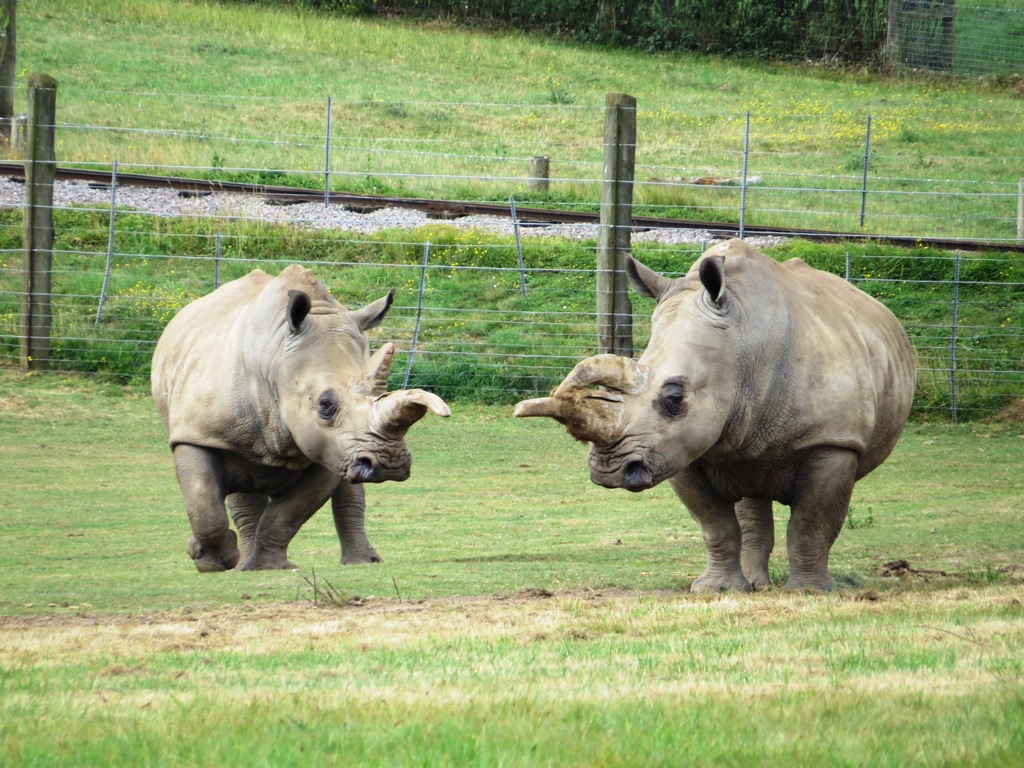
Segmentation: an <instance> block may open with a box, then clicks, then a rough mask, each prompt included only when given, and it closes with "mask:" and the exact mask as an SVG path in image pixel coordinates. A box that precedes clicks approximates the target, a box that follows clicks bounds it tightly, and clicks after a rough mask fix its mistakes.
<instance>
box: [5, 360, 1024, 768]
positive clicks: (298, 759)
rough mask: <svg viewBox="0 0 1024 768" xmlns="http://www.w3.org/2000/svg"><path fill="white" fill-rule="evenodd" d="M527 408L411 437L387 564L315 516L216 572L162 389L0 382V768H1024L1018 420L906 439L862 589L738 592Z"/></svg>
mask: <svg viewBox="0 0 1024 768" xmlns="http://www.w3.org/2000/svg"><path fill="white" fill-rule="evenodd" d="M509 410H510V409H508V408H497V407H483V406H462V407H456V409H455V413H454V415H453V416H452V418H451V419H450V420H447V421H442V420H440V419H431V418H429V417H428V418H426V419H424V420H423V421H422V422H420V423H419V424H417V425H416V426H415V427H414V428H413V430H412V431H411V432H410V435H409V442H410V447H411V448H412V450H413V454H414V457H415V460H414V468H413V475H412V477H411V478H410V480H409V481H407V482H406V483H401V484H385V485H382V486H374V487H371V488H369V489H368V493H367V497H368V509H367V526H368V532H369V535H370V537H371V539H372V540H373V541H374V543H375V544H376V546H377V548H378V550H379V551H380V552H381V554H382V555H383V557H384V559H385V562H384V563H383V564H379V565H372V566H352V567H346V568H341V567H340V566H339V565H337V559H338V550H337V543H336V540H335V535H334V532H333V526H332V524H331V521H330V516H329V515H327V514H326V513H325V512H321V513H320V514H319V515H317V516H315V517H314V518H313V519H312V520H311V521H310V522H309V523H308V524H307V526H306V527H305V528H304V529H303V530H302V531H300V532H299V534H298V536H297V537H296V539H295V541H294V542H293V545H292V547H291V551H290V556H291V559H292V560H293V561H294V562H296V563H297V564H298V565H299V566H300V568H301V570H300V571H299V572H297V573H295V572H287V571H280V572H262V573H226V574H215V575H201V574H197V573H196V572H195V571H194V569H193V567H192V564H191V563H190V561H189V560H188V557H187V555H186V554H185V541H186V539H187V538H188V535H189V534H188V526H187V522H186V519H185V515H184V512H183V510H182V503H181V500H180V497H179V494H178V490H177V487H176V483H175V481H174V476H173V469H172V466H171V461H170V455H169V452H168V451H167V448H166V444H165V443H164V438H163V435H162V433H161V428H160V426H159V423H158V420H157V418H156V415H155V412H154V409H153V406H152V403H151V401H150V400H149V398H148V396H147V395H145V394H144V393H143V392H141V391H139V390H137V389H134V388H124V387H121V386H117V385H114V384H110V383H104V382H102V381H97V380H93V379H86V378H78V377H66V376H65V377H59V376H56V375H45V374H33V375H24V374H20V373H17V372H14V371H11V370H10V369H3V368H0V433H2V434H3V435H4V440H3V441H2V443H0V464H2V465H3V467H4V487H5V492H4V495H3V497H2V499H0V763H3V764H4V765H11V766H29V765H54V764H60V765H81V766H90V765H111V764H119V765H120V764H124V765H149V764H159V765H161V766H178V765H181V766H184V765H189V766H206V765H211V766H212V765H223V764H235V763H239V762H241V761H243V760H244V761H245V762H246V763H247V764H252V765H256V766H277V765H286V764H287V765H296V766H320V765H329V764H335V763H336V762H338V761H342V760H343V761H345V762H355V763H358V764H360V765H431V766H433V765H452V764H458V765H480V766H485V765H486V766H492V765H511V766H533V765H580V766H583V765H587V766H592V765H605V766H626V765H638V764H643V765H678V764H680V762H685V763H687V764H693V765H749V764H751V763H752V762H756V761H770V762H775V763H784V764H787V765H807V766H821V765H828V766H833V765H834V766H852V765H863V764H870V765H879V766H933V765H943V764H946V765H984V766H1002V765H1006V766H1010V765H1014V764H1015V763H1016V762H1017V760H1018V759H1019V756H1020V754H1021V751H1022V750H1024V741H1022V736H1021V723H1022V722H1024V697H1022V694H1021V688H1020V679H1021V674H1022V672H1024V670H1022V669H1021V661H1020V660H1021V652H1022V650H1024V612H1022V609H1021V605H1022V603H1024V571H1022V570H1021V564H1020V552H1021V551H1024V532H1022V531H1021V526H1020V525H1019V501H1020V498H1021V495H1022V493H1024V480H1022V475H1021V473H1020V467H1021V466H1022V465H1024V440H1022V439H1021V437H1020V435H1019V431H1015V430H1009V429H1002V430H999V429H995V428H993V427H984V428H982V427H964V426H948V425H947V426H943V425H912V426H911V427H910V428H909V429H908V430H907V432H906V434H905V436H904V438H903V440H902V441H901V442H900V444H899V446H897V449H896V451H895V453H894V454H893V456H892V457H891V459H890V460H889V462H887V463H886V464H885V465H883V466H882V467H881V468H880V469H879V470H877V471H876V472H875V473H873V474H872V475H871V476H869V477H868V478H866V479H865V480H864V481H863V482H861V483H860V484H859V485H858V487H857V489H856V491H855V495H854V502H853V503H854V507H855V509H856V510H858V515H859V516H860V517H861V518H863V514H862V513H866V512H867V511H868V510H870V514H871V516H872V517H873V522H872V524H870V525H861V526H857V527H853V528H847V529H846V530H844V531H843V532H842V533H841V535H840V537H839V539H838V540H837V542H836V545H835V548H834V550H833V558H832V570H833V573H834V575H835V576H836V578H837V580H838V581H839V582H840V583H842V584H845V585H847V586H845V587H844V588H843V589H841V590H840V591H839V592H838V593H836V594H833V595H827V596H819V595H788V594H783V593H781V592H780V591H778V590H777V589H770V590H767V591H764V592H760V593H757V594H754V595H730V596H724V597H718V596H699V595H691V594H689V593H688V592H687V591H686V590H687V588H688V586H689V583H690V582H691V581H692V579H693V578H695V577H696V576H697V575H698V574H699V573H700V571H701V570H702V568H703V562H704V556H703V547H702V545H701V542H700V538H699V534H698V532H697V529H696V525H695V524H694V523H693V522H692V521H690V520H689V519H688V517H687V515H686V513H685V511H684V510H683V508H682V507H681V505H680V504H679V503H678V502H677V501H676V500H675V499H674V497H673V496H672V494H671V492H670V491H669V490H668V489H667V488H664V487H658V488H656V489H654V490H652V491H650V492H647V493H644V494H639V495H632V494H627V493H625V492H613V491H608V490H605V489H601V488H598V487H596V486H593V485H591V484H590V483H589V482H588V480H587V479H586V478H587V473H586V469H585V463H584V462H585V449H584V447H583V446H581V445H578V444H576V443H575V442H573V441H572V440H571V438H569V437H568V436H567V435H566V434H564V431H563V430H562V429H561V428H559V427H558V426H557V425H555V424H553V423H538V422H534V421H529V420H525V421H523V420H515V419H512V418H510V413H509ZM777 518H778V520H779V523H778V525H779V528H780V535H781V529H782V527H783V526H784V521H785V519H786V514H785V510H783V509H781V508H780V509H779V510H777ZM781 550H784V547H781ZM894 559H906V560H908V561H909V563H910V565H911V567H912V568H913V569H915V572H913V573H910V574H907V575H905V576H903V577H900V578H883V577H881V576H880V575H879V574H880V570H881V567H882V566H883V565H884V564H885V563H886V562H888V561H891V560H894ZM939 571H942V572H944V573H945V574H946V575H939V574H938V573H937V572H939ZM785 572H786V567H785V561H784V557H783V551H777V552H776V553H775V556H774V559H773V567H772V573H773V577H774V578H775V580H776V581H777V582H778V581H781V580H782V579H783V578H784V577H785ZM314 579H315V580H316V582H317V583H318V584H319V585H320V587H321V589H323V587H324V585H325V584H329V585H330V586H332V587H333V588H334V589H335V590H336V591H337V592H338V593H339V594H340V595H341V596H342V599H341V600H339V601H336V602H332V601H329V600H317V599H316V594H315V593H314V591H313V590H312V588H311V581H313V580H314Z"/></svg>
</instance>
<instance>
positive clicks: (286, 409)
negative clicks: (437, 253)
mask: <svg viewBox="0 0 1024 768" xmlns="http://www.w3.org/2000/svg"><path fill="white" fill-rule="evenodd" d="M287 295H288V298H287V309H286V313H285V316H286V325H287V330H286V339H285V342H284V349H283V350H282V351H281V359H280V360H279V372H278V375H277V387H276V389H277V392H278V397H279V399H280V401H281V416H282V418H283V420H284V426H285V428H286V429H287V431H288V433H289V434H290V436H291V439H292V440H293V441H294V443H295V445H296V446H298V449H299V450H300V451H301V452H302V454H303V455H304V456H305V457H306V458H307V459H309V460H310V461H312V462H314V463H316V464H320V465H321V466H324V467H327V468H328V469H331V470H332V471H334V472H336V473H338V474H339V475H342V476H343V477H345V478H347V479H348V480H349V481H351V482H354V483H362V482H382V481H384V480H405V479H406V478H407V477H408V476H409V471H410V467H411V463H412V459H411V457H410V454H409V451H408V449H407V447H406V445H405V440H404V437H405V433H406V431H407V430H408V429H409V427H411V426H412V425H413V424H414V423H415V422H417V421H418V420H419V419H420V418H422V417H423V416H424V415H425V414H426V412H427V411H433V412H434V413H436V414H438V415H439V416H449V415H451V411H450V410H449V408H448V406H447V405H446V404H445V402H444V401H443V400H442V399H441V398H440V397H438V396H437V395H435V394H432V393H430V392H425V391H423V390H421V389H404V390H398V391H394V392H388V391H387V383H388V375H389V373H390V371H391V364H392V361H393V359H394V356H395V345H394V344H392V343H390V342H388V343H386V344H383V345H382V346H381V347H380V348H379V349H378V350H377V352H376V353H375V354H374V355H373V356H372V357H370V355H369V342H368V340H367V337H366V331H367V330H369V329H370V328H374V327H375V326H377V325H378V324H379V323H380V322H381V321H382V320H383V318H384V315H385V314H386V313H387V311H388V309H389V308H390V306H391V302H392V300H393V295H394V294H393V292H391V293H389V294H388V295H386V296H384V297H383V298H381V299H378V300H377V301H375V302H373V303H372V304H369V305H367V306H366V307H363V308H362V309H359V310H354V311H349V310H346V309H344V308H343V307H341V305H340V304H338V303H337V302H336V301H334V299H333V298H332V297H330V295H329V294H328V293H327V292H326V289H322V293H319V294H318V292H317V290H316V289H314V290H313V291H310V292H307V291H304V290H297V289H291V290H289V291H288V294H287Z"/></svg>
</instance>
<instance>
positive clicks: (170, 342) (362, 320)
mask: <svg viewBox="0 0 1024 768" xmlns="http://www.w3.org/2000/svg"><path fill="white" fill-rule="evenodd" d="M392 295H393V294H391V293H389V294H388V295H387V296H385V297H383V298H381V299H379V300H377V301H375V302H373V303H372V304H369V305H368V306H366V307H364V308H362V309H359V310H355V311H349V310H347V309H345V308H344V307H342V306H341V305H340V304H339V303H338V302H337V301H336V300H335V299H334V298H333V297H332V296H331V295H330V293H329V292H328V291H327V288H326V287H325V286H324V285H323V284H322V283H320V282H319V281H317V280H316V279H315V278H314V277H313V274H312V272H310V271H309V270H307V269H304V268H302V267H300V266H298V265H292V266H290V267H287V268H286V269H285V270H284V271H283V272H282V273H281V274H280V275H279V276H278V277H271V276H270V275H267V274H266V273H265V272H263V271H262V270H255V271H253V272H251V273H249V274H248V275H246V276H245V277H243V278H240V279H239V280H235V281H233V282H230V283H227V284H225V285H223V286H222V287H220V288H219V289H218V290H216V291H214V292H213V293H211V294H209V295H208V296H205V297H203V298H201V299H199V300H197V301H195V302H193V303H192V304H189V305H188V306H187V307H185V308H184V309H182V310H181V312H179V313H178V314H177V316H175V318H174V319H173V320H172V321H171V322H170V323H169V324H168V326H167V328H166V329H165V331H164V333H163V335H162V336H161V337H160V341H159V342H158V344H157V347H156V351H155V353H154V355H153V373H152V388H153V397H154V399H155V401H156V406H157V410H158V411H159V412H160V416H161V418H162V419H163V422H164V426H165V428H166V429H167V432H168V435H169V438H170V444H171V450H172V452H173V455H174V466H175V470H176V472H177V476H178V482H179V484H180V486H181V491H182V494H183V495H184V497H185V505H186V509H187V511H188V519H189V523H190V524H191V527H192V533H193V536H192V538H191V540H190V541H189V544H188V553H189V555H190V556H191V557H192V559H193V561H194V562H195V566H196V568H197V569H198V570H199V571H201V572H208V571H223V570H228V569H231V568H234V567H236V565H237V566H238V568H240V569H242V570H262V569H272V568H293V567H294V566H293V565H292V564H291V563H290V562H289V561H288V557H287V552H288V544H289V542H291V540H292V537H294V536H295V534H296V532H298V530H299V528H300V527H301V526H302V525H303V524H304V523H305V522H306V521H307V520H308V519H309V518H310V517H311V516H312V515H313V513H314V512H316V510H317V509H319V508H320V507H321V506H323V504H324V503H326V501H327V500H328V499H330V500H331V509H332V512H333V513H334V523H335V526H336V528H337V531H338V537H339V539H340V541H341V549H342V563H360V562H377V561H380V556H379V555H378V554H377V551H376V550H375V549H374V548H373V546H372V545H371V544H370V542H369V540H368V539H367V537H366V532H365V530H364V526H363V517H364V510H365V501H364V493H363V487H362V483H366V482H383V481H385V480H405V479H406V478H407V477H408V476H409V471H410V466H411V457H410V455H409V451H408V449H407V448H406V445H405V441H404V439H403V438H404V435H405V432H406V430H407V429H408V428H409V427H410V426H411V425H412V424H413V423H414V422H416V421H417V420H418V419H420V418H421V417H422V416H423V415H424V414H425V413H426V412H427V410H431V411H434V412H435V413H437V414H439V415H441V416H448V415H449V413H450V411H449V410H448V407H447V406H446V405H445V403H444V402H443V401H442V400H441V399H440V398H439V397H437V396H436V395H433V394H430V393H428V392H423V391H422V390H402V391H398V392H387V391H386V388H387V377H388V371H389V370H390V366H391V361H392V358H393V356H394V351H395V347H394V345H393V344H390V343H388V344H384V345H383V346H382V347H381V349H380V350H378V351H377V353H376V354H375V355H374V356H373V358H370V355H369V342H368V340H367V337H366V331H367V330H368V329H370V328H373V327H375V326H376V325H378V324H379V323H380V322H381V320H383V318H384V315H385V314H386V313H387V311H388V308H389V307H390V305H391V301H392ZM225 502H226V503H227V505H228V506H229V507H230V509H231V516H232V518H233V520H234V522H235V527H236V528H237V529H238V535H240V536H241V545H242V551H241V552H240V551H239V547H238V543H237V542H238V538H237V536H236V534H235V532H234V531H232V530H231V528H230V527H229V524H228V518H227V511H226V507H225Z"/></svg>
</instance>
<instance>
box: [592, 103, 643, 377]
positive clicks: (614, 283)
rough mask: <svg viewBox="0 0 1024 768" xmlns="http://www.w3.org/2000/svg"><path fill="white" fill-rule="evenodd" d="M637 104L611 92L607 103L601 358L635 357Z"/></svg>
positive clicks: (599, 282)
mask: <svg viewBox="0 0 1024 768" xmlns="http://www.w3.org/2000/svg"><path fill="white" fill-rule="evenodd" d="M635 165H636V99H634V98H633V97H632V96H627V95H626V94H623V93H610V94H608V96H607V98H606V101H605V117H604V185H603V186H602V189H601V226H600V230H599V232H598V240H597V340H598V349H599V351H600V352H601V353H606V352H610V353H612V354H616V355H623V356H625V357H632V356H633V305H632V303H631V302H630V300H629V280H628V278H627V277H626V256H627V255H628V254H629V249H630V235H631V229H632V224H633V174H634V168H635Z"/></svg>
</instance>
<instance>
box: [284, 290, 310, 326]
mask: <svg viewBox="0 0 1024 768" xmlns="http://www.w3.org/2000/svg"><path fill="white" fill-rule="evenodd" d="M312 307H313V303H312V302H311V301H310V300H309V294H308V293H306V292H305V291H288V330H290V331H291V332H292V333H296V332H298V330H299V329H300V328H301V327H302V323H303V322H304V321H305V320H306V315H308V314H309V310H310V309H312Z"/></svg>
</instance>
